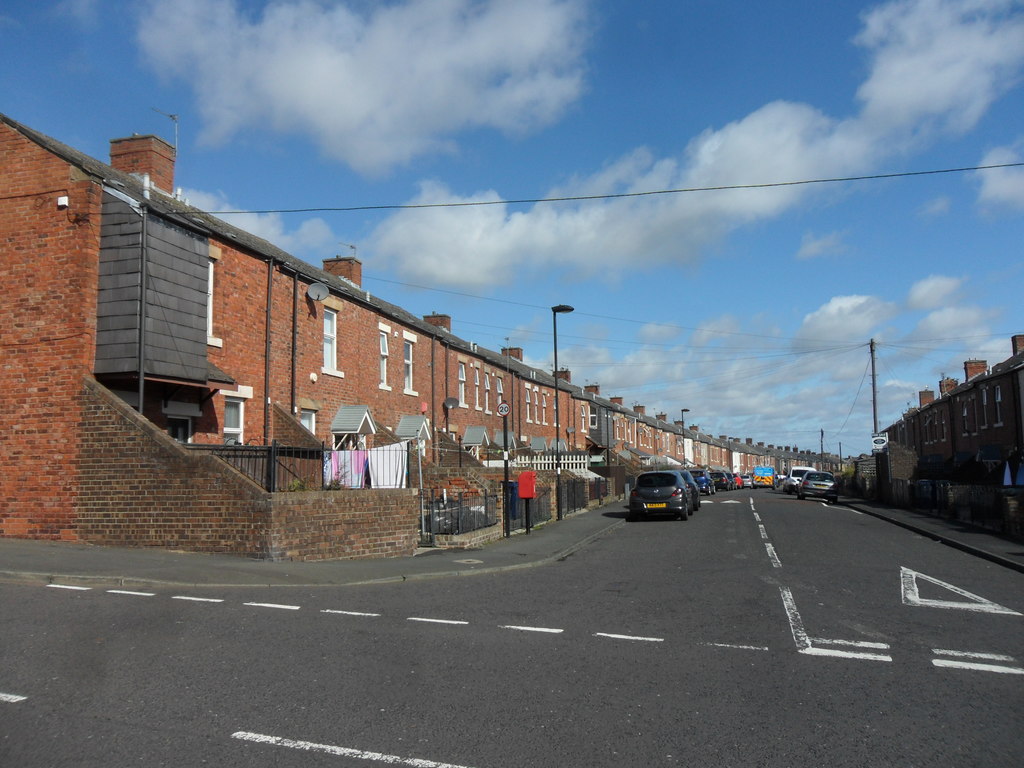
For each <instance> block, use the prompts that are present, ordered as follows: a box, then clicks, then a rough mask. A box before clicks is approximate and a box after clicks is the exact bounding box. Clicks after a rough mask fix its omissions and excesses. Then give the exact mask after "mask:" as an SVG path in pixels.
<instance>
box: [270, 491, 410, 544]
mask: <svg viewBox="0 0 1024 768" xmlns="http://www.w3.org/2000/svg"><path fill="white" fill-rule="evenodd" d="M273 529H274V532H273V537H272V541H273V544H272V551H273V554H274V559H275V560H323V559H338V558H346V559H362V558H377V557H406V556H410V555H412V554H413V553H414V552H415V551H416V546H417V544H418V543H419V497H418V495H417V494H416V491H413V490H409V489H399V490H348V491H321V492H319V493H278V494H275V497H274V517H273Z"/></svg>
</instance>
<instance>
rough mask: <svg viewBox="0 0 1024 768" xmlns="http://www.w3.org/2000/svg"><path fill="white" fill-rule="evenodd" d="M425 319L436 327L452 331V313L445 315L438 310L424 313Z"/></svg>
mask: <svg viewBox="0 0 1024 768" xmlns="http://www.w3.org/2000/svg"><path fill="white" fill-rule="evenodd" d="M423 319H424V320H425V321H426V322H428V323H430V324H431V325H433V326H434V327H436V328H440V329H441V330H444V331H448V333H451V332H452V316H451V315H443V314H439V313H437V312H434V313H433V314H432V315H424V316H423Z"/></svg>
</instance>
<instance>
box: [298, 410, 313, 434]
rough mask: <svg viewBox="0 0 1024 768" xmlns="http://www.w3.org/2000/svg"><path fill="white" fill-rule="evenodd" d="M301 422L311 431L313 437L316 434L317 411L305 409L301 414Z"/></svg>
mask: <svg viewBox="0 0 1024 768" xmlns="http://www.w3.org/2000/svg"><path fill="white" fill-rule="evenodd" d="M299 422H300V423H301V424H302V426H304V427H305V428H306V429H307V430H309V433H310V434H311V435H315V434H316V411H314V410H313V409H312V408H303V409H302V410H301V411H300V412H299Z"/></svg>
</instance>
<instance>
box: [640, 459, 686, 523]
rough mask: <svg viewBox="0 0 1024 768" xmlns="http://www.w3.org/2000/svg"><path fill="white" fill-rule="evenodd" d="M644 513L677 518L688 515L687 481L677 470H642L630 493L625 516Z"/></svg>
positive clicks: (683, 518) (644, 515) (681, 518)
mask: <svg viewBox="0 0 1024 768" xmlns="http://www.w3.org/2000/svg"><path fill="white" fill-rule="evenodd" d="M647 515H671V516H672V517H674V518H676V519H677V520H687V519H688V518H689V517H690V489H689V484H688V483H687V482H686V480H685V479H683V476H682V475H681V474H679V473H678V472H672V471H670V470H663V471H660V472H642V473H641V474H639V475H637V476H636V484H635V485H634V486H633V490H632V491H630V493H629V509H628V511H627V512H626V519H627V520H630V521H632V520H636V519H637V518H639V517H646V516H647Z"/></svg>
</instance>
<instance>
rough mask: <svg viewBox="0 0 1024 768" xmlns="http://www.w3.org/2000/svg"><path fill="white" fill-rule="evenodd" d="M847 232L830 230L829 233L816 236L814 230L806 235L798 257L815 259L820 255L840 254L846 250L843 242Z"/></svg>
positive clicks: (801, 243)
mask: <svg viewBox="0 0 1024 768" xmlns="http://www.w3.org/2000/svg"><path fill="white" fill-rule="evenodd" d="M845 234H846V233H845V232H829V233H828V234H827V235H821V236H816V235H814V233H812V232H808V233H806V234H805V235H804V237H803V240H802V241H801V242H800V250H799V251H797V253H796V257H797V258H798V259H813V258H816V257H818V256H828V255H833V254H839V253H842V252H843V251H845V250H846V245H845V244H844V243H843V237H844V236H845Z"/></svg>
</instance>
